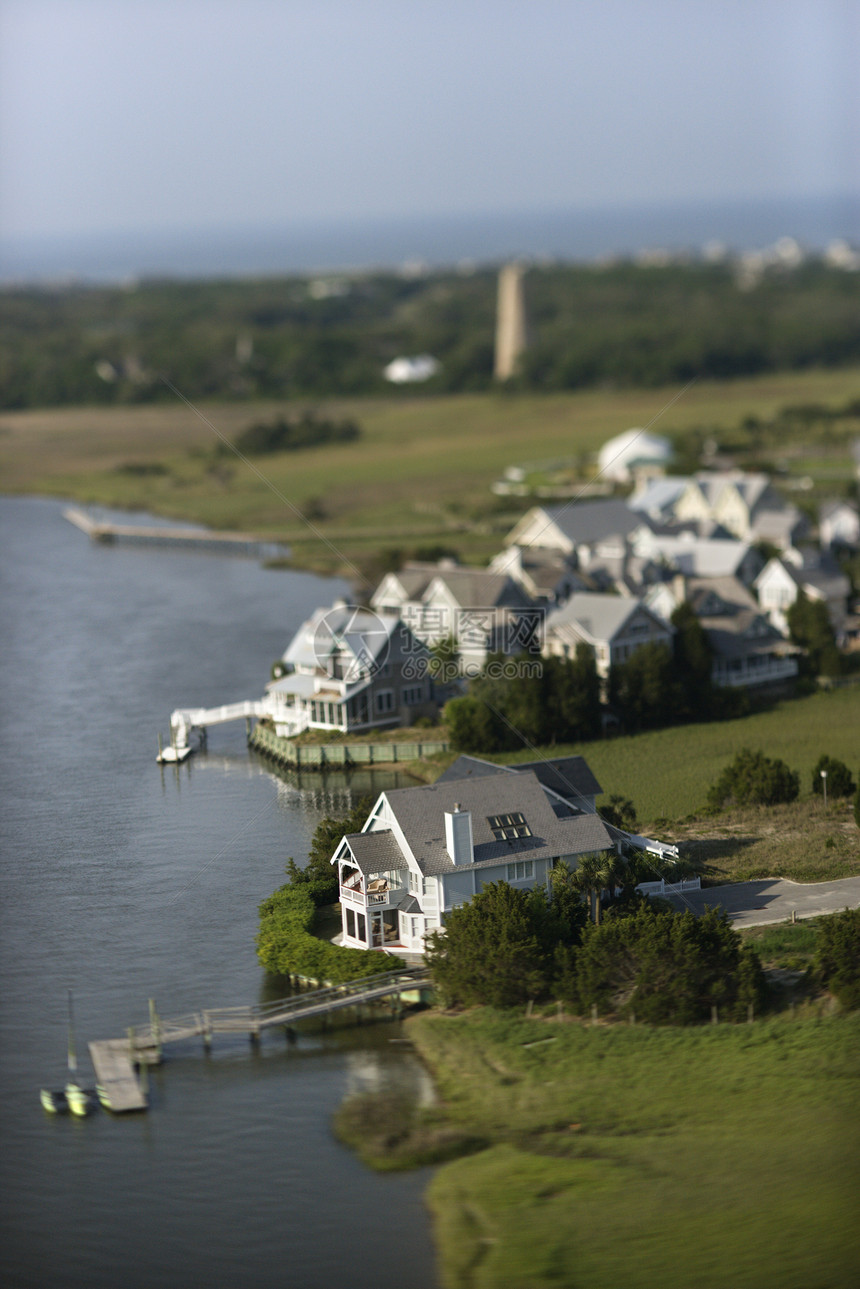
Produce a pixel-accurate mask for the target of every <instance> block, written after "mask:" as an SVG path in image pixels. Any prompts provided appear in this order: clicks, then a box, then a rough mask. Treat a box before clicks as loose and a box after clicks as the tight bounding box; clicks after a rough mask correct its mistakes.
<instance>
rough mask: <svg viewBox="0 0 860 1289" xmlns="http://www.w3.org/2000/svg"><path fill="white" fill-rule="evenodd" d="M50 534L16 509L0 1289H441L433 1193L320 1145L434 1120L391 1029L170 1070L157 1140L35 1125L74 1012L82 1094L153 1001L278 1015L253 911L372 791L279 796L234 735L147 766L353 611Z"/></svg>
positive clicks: (28, 502)
mask: <svg viewBox="0 0 860 1289" xmlns="http://www.w3.org/2000/svg"><path fill="white" fill-rule="evenodd" d="M60 510H61V506H60V505H59V504H58V503H55V502H53V501H42V500H34V499H6V498H0V534H2V551H3V558H2V562H0V586H2V620H0V621H2V625H0V632H2V650H0V722H2V732H3V757H2V760H0V792H2V802H3V807H2V818H0V843H2V848H0V855H2V880H3V905H2V908H3V912H2V945H0V968H2V981H0V1080H2V1083H0V1086H2V1096H0V1116H2V1129H3V1153H2V1163H0V1169H2V1174H0V1175H2V1188H3V1189H2V1203H0V1214H2V1226H3V1253H2V1259H3V1261H2V1268H3V1273H4V1276H3V1278H4V1283H5V1284H6V1285H8V1286H15V1287H16V1289H17V1287H19V1286H34V1287H36V1286H39V1287H40V1289H42V1287H45V1286H48V1287H51V1286H63V1289H66V1287H67V1286H68V1287H77V1286H88V1287H91V1289H100V1287H102V1286H104V1287H105V1289H114V1286H116V1285H118V1284H120V1283H122V1284H123V1285H128V1286H131V1287H132V1289H135V1287H136V1286H141V1287H143V1286H146V1287H147V1289H149V1287H150V1286H152V1285H154V1284H159V1285H162V1286H165V1287H166V1289H172V1287H173V1286H177V1287H179V1286H185V1285H188V1284H190V1283H195V1284H197V1283H200V1284H207V1285H211V1286H225V1287H227V1289H234V1287H235V1289H244V1286H255V1287H259V1289H266V1287H267V1286H282V1285H290V1286H295V1287H296V1289H304V1287H305V1286H307V1287H311V1286H314V1287H315V1286H324V1285H325V1286H329V1285H331V1284H332V1283H335V1282H340V1283H341V1284H344V1285H347V1286H350V1289H361V1287H362V1286H365V1285H366V1286H371V1285H373V1286H376V1287H379V1289H384V1287H385V1286H389V1285H390V1286H395V1285H396V1286H398V1289H402V1287H403V1286H404V1285H408V1286H409V1289H424V1287H425V1286H427V1287H428V1289H429V1286H433V1285H435V1284H436V1278H435V1274H434V1260H433V1249H432V1243H431V1239H430V1229H429V1222H428V1218H427V1214H426V1211H425V1209H424V1205H423V1200H422V1193H423V1190H424V1188H425V1186H426V1183H427V1174H414V1175H407V1176H405V1177H396V1178H390V1177H377V1176H375V1175H373V1174H371V1173H369V1172H368V1171H367V1170H365V1169H364V1168H363V1166H362V1165H361V1164H360V1163H358V1161H357V1160H356V1159H355V1158H354V1157H353V1156H352V1155H351V1154H350V1152H348V1151H347V1150H345V1149H344V1148H342V1147H341V1146H339V1145H338V1144H337V1142H336V1141H334V1139H333V1137H332V1135H331V1132H330V1127H329V1125H330V1119H331V1115H332V1113H333V1112H334V1110H335V1109H336V1107H337V1105H338V1104H339V1103H340V1101H341V1100H342V1098H343V1097H344V1095H345V1094H346V1093H347V1092H348V1091H349V1090H350V1089H353V1088H362V1087H367V1086H373V1087H376V1086H383V1087H385V1086H387V1085H390V1084H391V1085H397V1086H402V1085H403V1084H404V1082H405V1083H406V1084H407V1085H408V1086H410V1087H413V1088H414V1089H415V1090H416V1092H417V1093H418V1094H424V1093H427V1092H428V1088H427V1086H426V1078H425V1076H424V1074H423V1072H422V1071H421V1069H420V1067H419V1066H418V1065H417V1063H416V1062H414V1060H413V1058H411V1057H410V1056H409V1054H408V1052H407V1051H405V1050H404V1049H403V1048H402V1047H401V1046H400V1045H398V1044H396V1043H392V1042H391V1041H390V1040H391V1039H392V1038H394V1037H397V1035H398V1033H399V1029H398V1027H397V1026H395V1025H393V1024H382V1025H376V1026H369V1027H364V1028H361V1029H341V1030H339V1031H338V1030H330V1031H328V1032H326V1033H319V1034H312V1033H306V1034H304V1035H302V1036H300V1037H299V1040H298V1042H297V1043H296V1044H295V1045H294V1046H291V1047H288V1046H287V1045H286V1044H285V1043H284V1040H283V1038H282V1037H280V1038H279V1037H277V1036H275V1035H269V1036H266V1037H265V1038H264V1040H263V1042H262V1044H261V1047H260V1049H259V1051H258V1052H256V1053H255V1052H253V1051H252V1050H251V1049H250V1046H249V1044H248V1043H247V1042H246V1041H245V1040H244V1039H241V1038H237V1039H231V1038H227V1037H222V1038H216V1040H215V1042H214V1045H213V1053H212V1055H211V1057H208V1058H207V1057H205V1056H204V1055H203V1053H202V1050H201V1049H200V1048H198V1047H197V1046H196V1045H194V1044H189V1045H188V1046H187V1047H177V1048H174V1049H172V1051H171V1053H170V1055H169V1060H168V1061H167V1062H166V1063H165V1065H164V1066H163V1067H162V1068H161V1069H160V1070H159V1071H157V1072H156V1073H155V1075H154V1079H153V1087H152V1108H151V1109H150V1111H149V1113H148V1114H145V1115H140V1116H127V1117H125V1118H113V1117H111V1116H109V1115H107V1114H105V1113H102V1112H100V1113H98V1114H97V1115H95V1116H94V1117H92V1118H91V1119H89V1120H86V1121H84V1122H78V1121H76V1120H71V1119H66V1118H60V1119H52V1118H50V1117H49V1116H47V1115H45V1114H44V1112H43V1111H42V1110H41V1108H40V1106H39V1102H38V1089H39V1087H40V1085H42V1084H46V1085H48V1086H62V1083H63V1081H64V1066H65V1046H66V1011H65V1006H66V1002H65V1000H66V990H67V988H69V987H71V988H73V989H74V995H75V1010H76V1021H77V1035H78V1054H79V1058H81V1059H82V1064H83V1067H84V1071H85V1073H86V1074H87V1076H88V1081H89V1079H90V1077H91V1075H90V1066H89V1058H88V1054H87V1052H86V1041H87V1040H89V1039H94V1038H107V1037H119V1036H120V1035H122V1034H123V1033H124V1032H125V1029H126V1028H127V1026H129V1025H132V1024H136V1023H142V1022H143V1021H145V1019H146V1015H147V999H148V998H150V997H154V998H155V999H156V1000H157V1003H158V1007H159V1010H160V1011H161V1013H162V1014H163V1015H165V1016H170V1015H172V1014H180V1013H182V1012H184V1011H187V1010H191V1009H196V1008H199V1007H205V1006H222V1005H230V1004H237V1003H247V1002H252V1001H255V1000H258V999H261V998H263V997H265V996H266V988H267V985H266V980H265V977H264V976H263V974H262V972H261V970H260V967H259V965H258V963H257V960H256V957H255V954H254V944H253V940H254V933H255V930H256V908H257V905H258V903H259V901H260V900H261V899H262V898H263V897H264V896H265V895H267V894H269V893H270V892H271V891H272V890H273V889H274V888H275V887H276V886H278V885H280V883H281V882H282V880H283V871H284V864H285V862H286V859H287V857H288V856H289V855H294V856H295V857H296V859H297V860H300V859H301V858H302V857H303V856H304V855H305V854H306V853H307V846H308V842H309V840H310V837H311V835H312V833H313V830H314V827H315V826H316V823H317V820H318V819H319V818H320V817H321V815H322V814H324V813H326V812H327V811H328V810H330V809H331V808H332V807H335V806H337V807H342V806H346V805H347V804H348V803H349V800H350V794H351V793H352V792H354V791H355V790H356V783H355V782H353V783H351V784H350V783H349V782H347V780H346V779H344V778H339V779H326V780H322V779H321V778H318V777H314V778H311V779H305V780H302V781H301V782H299V781H297V780H295V779H292V780H289V779H287V778H286V777H283V778H279V777H277V776H275V775H274V774H272V773H271V772H270V770H269V768H268V767H267V765H266V764H265V763H264V762H263V761H261V760H259V759H257V758H256V757H253V756H252V755H251V754H249V753H248V751H247V749H246V747H245V742H244V726H242V725H241V724H240V725H235V726H223V727H220V728H216V729H214V730H212V731H211V732H210V738H209V747H208V752H207V753H206V754H204V755H200V756H197V757H194V758H192V760H191V761H190V762H189V763H187V764H186V765H185V766H183V767H180V768H179V769H175V768H167V769H165V770H161V769H160V768H159V767H158V766H157V765H156V764H155V754H156V751H157V733H158V730H159V729H161V730H162V732H164V733H165V734H166V733H167V730H168V718H169V713H170V711H171V710H172V709H173V707H175V706H177V705H180V704H182V705H183V706H184V705H186V704H187V705H197V704H214V703H220V702H229V701H232V700H235V699H240V698H252V697H258V696H259V695H260V693H261V692H262V687H263V685H264V683H265V680H266V679H267V677H268V674H269V668H270V666H271V663H272V661H273V660H274V659H275V658H276V657H277V656H278V655H279V654H280V653H281V652H282V651H283V649H284V647H285V645H286V643H287V641H288V639H289V637H290V636H291V634H292V632H293V631H294V630H295V628H296V627H297V626H298V624H299V623H300V621H301V620H302V619H303V618H304V617H306V616H307V614H308V613H309V612H310V610H311V609H312V608H313V607H315V606H316V605H317V604H321V603H326V602H330V601H331V600H332V599H333V598H334V597H335V596H337V595H341V594H348V588H347V587H346V586H345V585H344V584H343V583H339V582H324V581H322V580H321V579H319V578H315V577H312V576H310V575H305V574H300V573H275V572H269V571H266V570H264V569H262V568H260V567H258V566H257V565H256V564H254V563H253V562H251V561H248V560H242V559H230V558H220V557H214V556H205V555H191V554H189V555H185V554H181V553H173V552H157V551H153V550H135V549H133V548H127V549H123V548H121V547H120V548H110V547H99V546H96V545H93V544H91V543H89V542H88V541H87V539H86V538H85V537H84V536H83V535H82V534H80V533H78V532H77V531H76V530H74V529H73V528H71V527H70V526H69V525H68V524H67V523H66V522H65V521H64V520H63V519H62V517H61V514H60ZM389 782H390V780H384V781H383V780H379V781H378V782H377V784H376V786H377V787H379V786H387V784H388V783H389ZM359 786H364V785H363V784H362V785H359ZM269 988H271V986H269Z"/></svg>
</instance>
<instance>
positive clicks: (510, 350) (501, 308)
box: [493, 264, 528, 380]
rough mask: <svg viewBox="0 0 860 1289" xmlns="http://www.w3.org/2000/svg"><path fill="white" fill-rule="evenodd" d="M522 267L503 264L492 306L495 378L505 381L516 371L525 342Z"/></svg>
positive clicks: (526, 336) (524, 303)
mask: <svg viewBox="0 0 860 1289" xmlns="http://www.w3.org/2000/svg"><path fill="white" fill-rule="evenodd" d="M524 274H525V267H524V266H523V265H522V264H506V265H505V266H504V268H503V269H502V270H501V272H500V273H499V296H498V304H497V307H496V361H495V367H494V371H493V375H494V376H495V378H496V380H508V379H509V378H510V377H511V376H513V375H514V374H515V372H516V370H517V365H518V363H519V359H520V355H521V354H522V352H523V350H524V349H525V347H526V344H527V343H528V331H527V327H526V299H525V291H524V289H523V276H524Z"/></svg>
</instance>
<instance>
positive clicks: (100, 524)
mask: <svg viewBox="0 0 860 1289" xmlns="http://www.w3.org/2000/svg"><path fill="white" fill-rule="evenodd" d="M63 518H64V519H67V520H68V521H69V523H70V524H74V526H75V528H79V529H80V530H81V532H82V533H86V535H87V536H88V537H89V538H91V539H92V540H93V541H95V542H122V543H125V544H128V543H131V544H134V545H145V546H178V547H182V548H184V549H185V550H199V551H212V552H215V553H217V554H220V555H225V554H226V555H257V556H266V555H273V554H277V553H281V554H283V550H284V548H283V547H282V546H280V545H279V544H278V543H277V542H262V541H260V540H259V539H258V538H256V537H251V536H250V535H249V534H248V533H216V532H213V531H212V530H211V529H207V528H169V527H167V526H166V525H165V526H159V525H155V524H153V525H144V524H115V523H112V522H110V521H108V520H101V519H98V520H97V519H93V518H92V517H91V516H90V515H88V514H87V513H86V512H85V511H83V510H80V509H78V507H77V506H69V507H68V508H67V509H66V510H64V511H63Z"/></svg>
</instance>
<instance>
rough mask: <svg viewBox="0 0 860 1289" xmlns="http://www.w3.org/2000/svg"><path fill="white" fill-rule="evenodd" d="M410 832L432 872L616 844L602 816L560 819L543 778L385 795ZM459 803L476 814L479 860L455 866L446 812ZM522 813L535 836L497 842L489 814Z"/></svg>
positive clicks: (525, 774)
mask: <svg viewBox="0 0 860 1289" xmlns="http://www.w3.org/2000/svg"><path fill="white" fill-rule="evenodd" d="M385 796H386V798H387V800H388V803H389V805H390V807H391V809H392V810H393V812H394V815H395V817H396V819H397V822H398V824H399V825H400V827H401V829H402V830H403V833H404V836H405V837H406V840H407V842H408V844H409V846H410V849H411V850H412V853H413V855H414V856H415V858H416V860H417V861H418V865H419V867H420V868H421V870H422V872H424V873H425V874H426V875H427V876H439V875H441V874H445V873H453V872H461V871H463V870H465V869H467V868H472V867H474V868H482V867H488V866H490V865H492V864H498V863H499V862H500V861H502V860H507V859H516V858H518V857H522V856H526V857H528V858H541V857H542V856H546V857H548V858H549V857H554V856H557V855H576V854H584V853H585V852H587V851H592V850H606V849H607V848H608V847H610V846H611V844H612V842H611V839H610V837H609V834H608V832H607V831H606V828H605V826H604V824H603V821H602V820H601V819H600V817H599V816H598V815H593V814H582V815H572V816H570V817H568V818H561V819H560V818H558V817H557V815H556V813H555V811H554V810H553V808H552V806H551V805H550V802H549V800H548V798H547V796H546V793H545V792H544V790H543V788H542V787H541V784H540V783H539V782H538V779H537V776H536V775H535V774H534V773H533V772H532V771H530V770H526V771H521V772H519V773H517V774H516V775H508V774H504V773H502V774H499V773H490V774H488V775H484V776H482V777H481V778H469V779H455V780H449V781H446V782H441V781H437V782H436V783H433V784H428V785H427V786H425V787H420V788H397V789H395V790H394V791H392V792H387V793H386V794H385ZM456 804H459V806H460V808H461V809H462V810H468V811H470V812H471V815H472V836H473V840H474V854H475V861H474V864H471V865H469V864H457V865H455V864H454V862H453V860H452V859H451V857H450V856H449V854H448V852H447V850H446V848H445V812H446V811H452V810H453V809H454V806H455V805H456ZM510 811H521V812H522V814H523V816H524V817H525V820H526V823H527V824H528V826H529V828H530V829H531V833H532V835H531V836H530V837H526V838H521V839H519V840H517V841H514V842H507V841H501V842H500V841H496V839H495V837H494V836H493V832H492V829H491V827H490V824H489V822H488V816H490V815H498V814H505V813H508V812H510Z"/></svg>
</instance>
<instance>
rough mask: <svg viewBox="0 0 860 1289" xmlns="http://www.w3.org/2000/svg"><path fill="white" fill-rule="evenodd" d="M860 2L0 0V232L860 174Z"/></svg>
mask: <svg viewBox="0 0 860 1289" xmlns="http://www.w3.org/2000/svg"><path fill="white" fill-rule="evenodd" d="M858 69H860V3H858V2H857V0H458V2H457V3H449V0H301V2H297V0H242V3H238V2H237V0H169V2H165V0H0V181H2V189H0V209H2V222H0V229H2V231H4V232H5V233H7V234H16V233H23V232H28V231H31V232H37V233H77V232H89V231H99V230H111V229H137V228H150V229H152V228H168V229H169V228H187V227H190V226H200V227H205V228H216V227H219V226H227V225H240V224H248V223H252V224H275V223H279V222H284V221H304V220H308V219H318V218H323V217H325V218H341V217H344V218H346V217H349V216H350V215H353V216H374V215H404V214H434V213H464V212H483V211H488V210H492V209H498V208H501V209H507V210H523V209H525V210H532V209H543V208H547V207H582V206H585V207H589V206H591V207H594V206H604V205H607V204H611V203H623V204H638V203H643V202H649V203H650V202H663V201H676V200H679V199H681V200H684V199H693V200H698V199H711V198H746V197H763V196H774V195H775V196H801V195H815V194H822V193H830V192H834V191H838V190H842V191H845V190H848V189H850V190H853V191H856V190H857V188H858V187H860V155H858V139H860V106H859V105H858V104H859V103H860V100H858V90H857V85H858V79H860V77H858Z"/></svg>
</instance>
